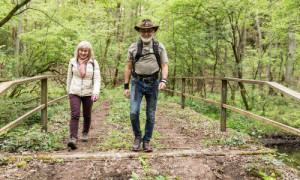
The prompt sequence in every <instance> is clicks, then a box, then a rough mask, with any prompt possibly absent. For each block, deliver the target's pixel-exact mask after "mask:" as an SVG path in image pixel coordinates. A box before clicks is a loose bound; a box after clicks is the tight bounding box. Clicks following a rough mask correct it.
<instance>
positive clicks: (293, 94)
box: [165, 77, 300, 136]
mask: <svg viewBox="0 0 300 180" xmlns="http://www.w3.org/2000/svg"><path fill="white" fill-rule="evenodd" d="M169 79H181V80H182V84H181V92H179V91H174V90H171V89H166V90H165V91H166V92H173V93H176V94H179V95H181V108H184V106H185V97H190V98H192V99H197V100H200V101H204V102H207V103H210V104H214V105H216V106H220V108H221V109H220V122H221V131H223V132H225V131H226V109H230V110H232V111H235V112H237V113H240V114H243V115H246V116H249V117H252V118H254V119H257V120H259V121H262V122H264V123H266V124H270V125H272V126H275V127H278V128H280V129H282V130H284V131H287V132H289V133H292V134H295V135H298V136H300V130H299V129H296V128H293V127H290V126H287V125H285V124H282V123H279V122H276V121H273V120H271V119H268V118H265V117H262V116H259V115H256V114H253V113H251V112H248V111H245V110H242V109H239V108H236V107H233V106H230V105H227V104H226V103H227V84H228V81H235V82H243V83H250V84H261V85H268V86H270V87H272V88H273V89H276V90H278V91H280V92H281V93H283V94H285V95H287V96H289V97H291V98H293V99H295V100H297V101H299V102H300V93H298V92H296V91H293V90H291V89H289V88H287V87H285V86H282V85H280V84H278V83H276V82H269V81H257V80H249V79H237V78H228V77H215V78H212V77H169ZM186 79H215V80H221V81H222V88H221V102H215V101H211V100H208V99H204V98H199V97H195V96H192V95H189V94H186V93H185V80H186Z"/></svg>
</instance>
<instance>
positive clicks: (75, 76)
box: [67, 58, 101, 97]
mask: <svg viewBox="0 0 300 180" xmlns="http://www.w3.org/2000/svg"><path fill="white" fill-rule="evenodd" d="M93 64H94V65H93ZM78 66H79V64H78V63H77V60H76V59H75V58H72V59H71V60H70V62H69V67H68V75H67V93H68V94H75V95H77V96H80V97H82V96H91V95H92V94H97V95H98V96H99V93H100V86H101V76H100V69H99V64H98V62H97V61H96V60H92V59H90V60H89V61H88V62H87V64H86V74H85V76H84V77H83V78H82V77H81V76H80V74H79V71H78Z"/></svg>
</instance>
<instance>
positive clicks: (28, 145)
mask: <svg viewBox="0 0 300 180" xmlns="http://www.w3.org/2000/svg"><path fill="white" fill-rule="evenodd" d="M40 128H41V127H40V126H38V125H34V126H33V127H31V128H30V129H29V130H28V131H22V132H14V133H13V134H8V135H7V136H6V138H5V139H4V140H3V141H2V144H1V146H2V147H1V149H2V150H4V151H10V152H15V151H24V150H29V149H32V150H51V149H53V150H58V149H64V148H65V145H64V144H62V143H61V142H60V141H59V140H60V139H61V138H62V136H63V132H59V133H55V134H51V133H47V132H44V131H42V132H40Z"/></svg>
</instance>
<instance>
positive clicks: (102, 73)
mask: <svg viewBox="0 0 300 180" xmlns="http://www.w3.org/2000/svg"><path fill="white" fill-rule="evenodd" d="M110 42H111V40H110V37H108V38H107V40H106V46H105V51H104V54H103V57H102V62H101V66H100V69H101V75H102V79H103V83H104V84H105V85H106V84H107V82H106V72H105V70H104V62H105V61H106V58H107V52H108V47H109V45H110Z"/></svg>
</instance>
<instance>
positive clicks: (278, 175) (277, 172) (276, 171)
mask: <svg viewBox="0 0 300 180" xmlns="http://www.w3.org/2000/svg"><path fill="white" fill-rule="evenodd" d="M274 173H275V174H276V176H277V177H282V173H281V172H280V171H278V170H275V171H274Z"/></svg>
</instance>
